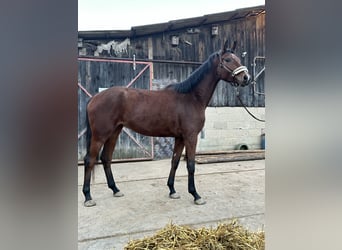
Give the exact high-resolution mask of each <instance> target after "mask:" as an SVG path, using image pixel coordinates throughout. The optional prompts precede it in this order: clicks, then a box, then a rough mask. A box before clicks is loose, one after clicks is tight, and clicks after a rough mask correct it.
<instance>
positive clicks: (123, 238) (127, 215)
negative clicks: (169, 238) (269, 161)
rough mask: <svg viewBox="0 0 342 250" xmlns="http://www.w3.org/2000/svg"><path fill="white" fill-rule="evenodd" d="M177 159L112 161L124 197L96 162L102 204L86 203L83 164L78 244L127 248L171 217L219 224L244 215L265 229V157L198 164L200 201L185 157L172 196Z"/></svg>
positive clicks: (94, 188)
mask: <svg viewBox="0 0 342 250" xmlns="http://www.w3.org/2000/svg"><path fill="white" fill-rule="evenodd" d="M170 162H171V160H159V161H145V162H132V163H115V164H112V171H113V175H114V178H115V181H116V183H117V186H118V187H119V189H120V190H121V191H122V192H123V193H124V196H123V197H113V194H112V191H111V190H110V189H109V188H107V184H106V181H105V175H104V171H103V168H102V166H100V165H98V166H96V168H95V178H94V179H93V182H92V185H91V194H92V197H93V199H94V200H95V201H96V203H97V205H96V206H94V207H84V206H83V202H84V196H83V193H82V184H83V166H79V167H78V249H118V250H120V249H123V248H124V246H125V245H126V244H127V242H128V241H129V240H131V239H136V238H142V237H144V236H148V235H152V234H153V233H154V232H156V231H157V230H159V229H161V228H163V227H164V226H165V225H166V224H168V223H169V222H173V223H176V224H179V225H191V226H193V227H202V226H207V227H210V226H216V225H217V224H218V223H219V222H224V221H229V220H231V219H234V218H236V219H238V220H239V222H240V223H241V224H242V225H244V226H245V227H246V228H248V229H250V230H254V231H256V230H265V229H264V224H265V160H254V161H238V162H224V163H212V164H196V172H195V183H196V188H197V191H198V193H199V194H200V195H201V196H202V198H203V199H204V200H205V201H206V202H207V203H206V204H205V205H195V204H194V202H193V198H192V195H190V194H189V193H188V192H187V170H186V164H185V162H184V161H181V162H180V166H179V167H178V170H177V173H176V179H175V189H176V190H177V193H178V194H180V196H181V198H180V199H170V198H169V197H168V194H169V190H168V187H167V186H166V182H167V177H168V174H169V170H170Z"/></svg>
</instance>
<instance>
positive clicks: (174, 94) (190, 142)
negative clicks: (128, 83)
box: [82, 41, 251, 207]
mask: <svg viewBox="0 0 342 250" xmlns="http://www.w3.org/2000/svg"><path fill="white" fill-rule="evenodd" d="M235 47H236V41H235V42H234V44H233V46H232V47H231V48H229V47H228V41H226V42H225V43H224V46H223V49H222V50H220V51H218V52H215V53H213V54H212V55H210V56H209V58H208V59H207V60H206V61H205V62H204V63H203V64H202V65H201V66H200V67H199V68H197V69H196V70H195V71H194V72H193V73H192V74H191V75H190V76H189V78H187V79H186V80H185V81H183V82H180V83H176V84H170V85H168V86H166V87H165V88H164V89H161V90H155V91H150V90H143V89H131V88H126V87H111V88H108V89H107V90H105V91H102V92H100V93H98V94H96V95H94V96H93V97H92V98H91V99H90V100H89V102H88V104H87V113H86V123H87V134H86V137H87V153H86V156H85V157H84V183H83V190H82V191H83V194H84V196H85V202H84V205H85V206H86V207H90V206H94V205H96V203H95V201H94V200H92V197H91V195H90V178H91V172H92V169H93V168H94V165H95V163H96V161H97V158H98V155H99V152H100V149H101V148H102V147H103V150H102V153H101V156H100V159H101V162H102V164H103V167H104V172H105V175H106V179H107V184H108V187H109V188H110V189H111V190H112V191H113V195H114V197H121V196H123V193H122V192H120V190H119V189H118V187H117V186H116V184H115V181H114V178H113V174H112V170H111V160H112V154H113V151H114V148H115V143H116V140H117V139H118V136H119V134H120V132H121V130H122V128H123V127H127V128H129V129H132V130H133V131H136V132H137V133H140V134H143V135H147V136H158V137H174V138H175V144H174V150H173V155H172V159H171V170H170V173H169V177H168V180H167V186H168V187H169V190H170V193H169V197H170V198H172V199H178V198H180V196H179V195H178V193H176V190H175V188H174V180H175V174H176V170H177V167H178V164H179V160H180V157H181V154H182V152H183V149H184V147H185V149H186V156H187V157H186V165H187V170H188V192H189V193H190V194H192V196H193V197H194V203H195V204H197V205H202V204H205V201H204V200H203V199H202V198H201V196H200V195H199V194H198V193H197V191H196V188H195V177H194V173H195V153H196V145H197V136H198V134H199V132H200V131H201V130H202V128H203V126H204V121H205V109H206V107H207V106H208V103H209V101H210V99H211V97H212V95H213V93H214V90H215V88H216V85H217V83H218V82H219V81H220V80H224V81H226V82H229V83H231V84H232V85H233V86H246V85H248V84H249V82H250V79H251V78H250V75H249V74H248V70H247V68H246V67H245V66H243V65H241V61H240V58H239V57H237V56H236V55H235V54H234V50H235Z"/></svg>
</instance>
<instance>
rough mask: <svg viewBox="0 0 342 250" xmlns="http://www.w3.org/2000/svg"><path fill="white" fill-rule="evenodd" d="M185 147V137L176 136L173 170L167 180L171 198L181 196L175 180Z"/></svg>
mask: <svg viewBox="0 0 342 250" xmlns="http://www.w3.org/2000/svg"><path fill="white" fill-rule="evenodd" d="M183 149H184V142H183V138H175V146H174V149H173V155H172V160H171V170H170V174H169V178H168V180H167V185H168V187H169V189H170V198H172V199H178V198H180V196H179V194H177V193H176V190H175V188H174V182H175V174H176V170H177V168H178V164H179V160H180V157H181V155H182V152H183Z"/></svg>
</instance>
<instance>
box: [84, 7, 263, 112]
mask: <svg viewBox="0 0 342 250" xmlns="http://www.w3.org/2000/svg"><path fill="white" fill-rule="evenodd" d="M217 25H218V35H217V36H212V35H211V27H212V24H209V25H202V26H199V27H192V28H184V29H181V30H177V31H165V32H162V33H156V34H152V35H147V36H140V37H134V36H133V37H131V38H130V46H129V48H128V51H127V54H125V55H124V57H128V58H133V55H135V56H136V59H141V60H151V59H152V60H170V61H172V62H170V63H158V62H156V61H154V62H153V74H154V75H153V77H154V81H153V84H154V85H155V86H154V88H156V89H158V88H160V87H163V86H165V85H167V84H169V83H172V82H180V81H183V80H185V79H186V78H187V77H189V75H190V74H191V72H193V71H194V70H195V69H196V68H197V67H198V66H199V65H196V64H193V65H189V64H182V63H175V62H176V61H187V62H204V61H205V60H206V59H207V58H208V57H209V56H210V55H211V54H212V53H214V52H215V51H218V50H220V49H221V47H222V45H223V43H224V41H225V40H226V39H228V40H229V41H230V42H231V43H233V41H234V40H236V41H237V42H238V44H237V49H236V53H237V54H238V55H241V53H242V52H244V51H246V52H247V56H246V57H245V58H242V63H243V64H244V65H246V66H247V67H248V69H249V71H250V73H252V63H253V58H254V57H255V56H265V13H262V14H259V15H257V16H252V17H248V18H245V19H239V20H236V21H230V22H222V23H218V24H217ZM172 36H178V37H179V45H178V46H173V45H172V44H171V39H172ZM110 40H113V39H107V40H102V41H97V43H99V42H103V43H106V42H109V41H110ZM119 40H120V39H119ZM121 40H124V39H121ZM84 42H87V41H84ZM92 47H93V48H94V46H92ZM95 48H96V46H95ZM87 54H89V55H93V52H92V51H91V50H87ZM103 56H115V53H112V54H111V55H108V54H107V53H106V52H104V54H103ZM259 62H260V61H259ZM262 67H263V65H262V64H259V65H258V67H257V70H258V71H259V70H260V69H261V68H262ZM116 74H120V76H121V77H123V78H124V77H125V76H124V75H125V74H127V75H129V71H128V72H116ZM122 74H123V75H122ZM110 77H112V78H117V77H116V76H115V74H112V75H110V76H108V80H109V81H111V79H110ZM256 87H257V91H258V92H264V74H262V75H261V77H260V78H259V80H258V82H257V86H256ZM240 93H241V95H242V100H243V102H244V103H245V104H246V105H247V106H250V107H264V106H265V97H264V96H263V95H256V94H254V93H253V88H252V87H251V86H250V87H245V88H241V90H240ZM209 106H215V107H221V106H229V107H235V106H241V105H240V103H239V102H238V100H237V99H236V91H235V89H234V88H233V87H232V86H231V85H230V84H227V83H226V82H222V81H221V82H220V83H219V84H218V87H217V89H216V91H215V93H214V95H213V98H212V100H211V102H210V103H209Z"/></svg>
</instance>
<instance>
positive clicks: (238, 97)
mask: <svg viewBox="0 0 342 250" xmlns="http://www.w3.org/2000/svg"><path fill="white" fill-rule="evenodd" d="M236 97H237V99H238V100H239V102H240V103H241V105H242V107H243V108H244V109H245V110H246V111H247V113H248V114H249V115H250V116H252V117H253V118H254V119H255V120H257V121H259V122H265V120H262V119H259V118H257V117H256V116H255V115H253V114H252V113H251V112H250V111H249V110H248V109H247V107H246V106H245V104H243V102H242V100H241V98H240V92H239V90H238V89H237V96H236Z"/></svg>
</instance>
